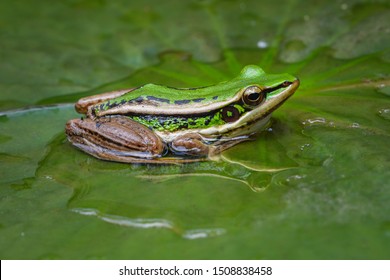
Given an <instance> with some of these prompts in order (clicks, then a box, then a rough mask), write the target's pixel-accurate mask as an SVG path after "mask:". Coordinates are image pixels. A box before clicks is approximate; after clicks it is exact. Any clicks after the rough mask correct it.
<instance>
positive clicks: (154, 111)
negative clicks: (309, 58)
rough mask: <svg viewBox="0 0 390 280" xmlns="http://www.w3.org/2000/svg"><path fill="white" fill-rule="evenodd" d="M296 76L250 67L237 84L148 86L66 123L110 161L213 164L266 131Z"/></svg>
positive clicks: (90, 101) (88, 107) (89, 106)
mask: <svg viewBox="0 0 390 280" xmlns="http://www.w3.org/2000/svg"><path fill="white" fill-rule="evenodd" d="M298 86H299V80H298V79H297V78H295V77H293V76H291V75H289V74H266V73H265V72H264V71H263V70H262V69H261V68H260V67H259V66H256V65H248V66H246V67H244V69H243V70H242V71H241V73H240V74H239V75H238V76H237V77H235V78H233V79H232V80H230V81H226V82H222V83H219V84H216V85H212V86H207V87H201V88H185V89H182V88H172V87H168V86H162V85H155V84H146V85H144V86H141V87H138V88H131V89H125V90H119V91H114V92H108V93H103V94H99V95H94V96H90V97H86V98H82V99H80V100H79V101H78V102H77V103H76V106H75V107H76V111H77V112H79V113H82V114H86V116H85V117H84V118H81V119H73V120H70V121H68V122H67V124H66V134H67V135H68V139H69V141H70V142H71V143H72V144H73V145H74V146H76V147H78V148H79V149H81V150H82V151H84V152H86V153H88V154H90V155H92V156H94V157H96V158H99V159H103V160H109V161H117V162H127V163H185V162H194V161H201V160H206V159H209V158H212V157H213V156H216V155H218V154H219V153H221V152H222V151H224V150H226V149H228V148H230V147H232V146H234V145H236V144H238V143H240V142H242V141H245V140H249V139H251V138H252V136H253V135H255V134H256V133H258V132H259V131H261V130H263V129H264V127H266V125H267V123H268V122H269V119H270V116H271V113H272V112H273V111H274V110H275V109H277V108H278V107H279V106H280V105H281V104H282V103H283V102H284V101H286V100H287V99H288V98H289V97H290V96H291V95H292V94H293V93H294V92H295V91H296V89H297V88H298Z"/></svg>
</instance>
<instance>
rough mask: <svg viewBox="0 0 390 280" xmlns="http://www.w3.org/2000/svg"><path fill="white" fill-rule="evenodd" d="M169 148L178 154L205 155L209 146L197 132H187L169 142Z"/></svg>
mask: <svg viewBox="0 0 390 280" xmlns="http://www.w3.org/2000/svg"><path fill="white" fill-rule="evenodd" d="M170 148H171V150H172V151H173V152H174V153H176V154H180V155H191V156H207V155H208V154H209V146H208V145H207V144H206V143H204V141H203V138H202V136H200V135H199V134H198V133H187V134H183V135H181V136H178V137H176V138H175V140H173V141H172V142H171V143H170Z"/></svg>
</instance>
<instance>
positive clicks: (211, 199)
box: [39, 135, 288, 239]
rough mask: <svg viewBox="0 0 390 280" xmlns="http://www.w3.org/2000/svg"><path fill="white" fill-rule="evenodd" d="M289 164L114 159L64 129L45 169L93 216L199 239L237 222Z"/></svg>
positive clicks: (72, 205)
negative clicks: (88, 149) (80, 145)
mask: <svg viewBox="0 0 390 280" xmlns="http://www.w3.org/2000/svg"><path fill="white" fill-rule="evenodd" d="M248 148H249V149H251V147H250V146H249V147H248ZM252 148H253V147H252ZM285 169H288V167H287V168H286V167H282V166H281V165H279V166H276V165H274V166H271V167H268V168H266V167H264V166H263V167H261V166H260V165H258V166H256V164H254V161H252V162H250V161H238V160H234V159H233V156H230V155H229V154H227V155H226V154H224V155H222V157H221V158H220V160H219V161H209V162H201V163H195V164H181V165H162V166H161V165H160V166H155V165H145V164H141V165H128V164H121V163H111V162H105V161H101V160H97V159H94V158H91V157H89V156H87V155H85V154H84V153H82V152H80V151H77V150H75V149H73V148H72V147H71V146H70V145H69V144H68V143H66V141H65V139H64V137H63V135H61V136H59V137H58V138H56V139H55V140H54V141H53V142H52V143H51V146H50V151H49V152H48V154H47V156H46V157H45V159H44V160H43V161H42V162H41V167H40V168H39V173H40V176H49V175H50V176H51V177H52V178H54V179H55V180H56V181H58V182H60V183H62V184H64V185H67V186H70V187H71V188H73V190H74V192H73V195H72V197H71V198H70V199H69V201H68V207H69V209H70V210H71V211H72V212H74V213H77V214H79V215H83V216H86V218H88V219H96V218H97V219H99V220H102V221H105V222H107V223H109V224H111V225H114V226H123V227H129V228H132V229H136V228H137V229H161V230H170V231H172V232H174V233H175V234H177V235H179V236H180V237H182V238H185V239H198V238H208V237H215V236H221V235H224V234H225V233H226V232H228V231H229V230H230V228H231V227H233V228H234V227H235V226H236V219H235V218H234V217H235V216H236V215H240V214H242V212H243V211H244V210H243V209H245V207H243V206H245V205H246V204H247V203H248V201H252V200H257V199H258V198H259V195H261V193H262V192H263V191H264V190H265V189H266V188H267V186H268V185H269V183H270V182H271V179H272V177H273V176H274V175H275V174H276V173H278V172H281V171H283V170H285Z"/></svg>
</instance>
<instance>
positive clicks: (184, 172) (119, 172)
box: [0, 0, 390, 259]
mask: <svg viewBox="0 0 390 280" xmlns="http://www.w3.org/2000/svg"><path fill="white" fill-rule="evenodd" d="M133 2H134V3H133ZM133 2H132V3H128V1H111V2H110V1H102V0H100V1H92V0H68V1H62V2H61V3H52V2H50V3H49V2H48V1H45V0H41V1H38V2H34V6H33V7H32V6H31V5H32V4H31V3H27V1H25V0H22V1H18V2H4V3H0V15H1V20H0V46H1V48H0V57H1V58H2V62H1V63H0V102H1V103H0V108H2V110H3V111H2V112H1V113H0V126H1V131H0V170H1V171H0V174H1V176H0V184H1V188H0V194H1V195H0V211H1V219H0V233H1V236H2V238H1V239H0V252H1V253H0V256H1V257H2V258H3V259H13V258H14V259H15V258H16V259H200V258H204V259H236V258H238V259H388V258H389V257H390V254H389V252H390V219H389V213H390V203H389V201H390V185H389V183H388V182H390V172H389V170H390V153H389V144H388V143H390V122H389V121H390V76H389V70H390V51H389V50H390V49H389V46H390V36H389V34H390V25H389V21H388V18H389V17H390V7H389V4H388V3H387V1H344V2H332V3H329V1H316V2H315V3H308V2H305V1H290V2H289V4H286V5H278V3H276V2H275V1H254V0H253V1H245V2H242V1H241V2H239V1H181V2H177V1H164V2H161V1H160V2H158V3H157V2H156V0H148V1H142V2H140V1H138V2H137V1H133ZM366 2H368V3H366ZM247 64H258V65H260V66H261V67H263V68H264V69H265V71H266V72H267V73H283V72H287V73H290V74H293V75H295V76H297V77H299V79H300V80H301V87H300V88H299V90H298V91H297V92H296V94H295V95H294V96H293V97H292V98H291V99H290V100H288V101H287V102H286V103H285V104H284V105H283V106H282V107H280V108H279V109H278V110H277V111H276V112H275V113H274V114H273V117H272V120H271V125H270V127H269V128H268V129H266V130H265V131H263V132H261V133H260V135H259V137H258V139H256V140H255V141H251V142H246V143H242V144H239V145H237V146H235V147H233V148H232V149H229V150H228V151H226V152H224V153H223V154H222V155H221V156H220V157H219V160H218V161H209V162H201V163H195V164H184V165H163V166H155V165H142V164H141V165H139V164H138V165H130V164H119V163H114V162H105V161H101V160H97V159H95V158H92V157H90V156H89V155H86V154H84V153H82V152H80V151H79V150H77V149H75V148H74V147H72V146H71V145H70V144H69V143H68V142H67V140H66V137H65V134H64V124H65V122H66V121H67V120H69V119H71V118H77V117H79V115H78V114H77V113H75V111H74V109H73V105H72V104H71V103H74V102H75V101H76V100H77V99H78V98H80V97H84V96H88V95H91V94H96V93H100V92H104V91H109V90H115V89H121V88H128V87H134V86H139V85H142V84H144V83H149V82H152V83H157V84H165V85H169V86H175V87H196V86H205V85H210V84H215V83H218V82H220V81H224V80H228V79H230V78H231V77H234V76H235V75H236V74H237V73H238V72H239V71H240V70H241V68H242V67H243V66H245V65H247ZM26 248H28V250H26Z"/></svg>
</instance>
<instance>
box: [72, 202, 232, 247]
mask: <svg viewBox="0 0 390 280" xmlns="http://www.w3.org/2000/svg"><path fill="white" fill-rule="evenodd" d="M70 211H72V212H75V213H78V214H80V215H84V216H95V217H97V218H98V219H100V220H102V221H105V222H107V223H110V224H115V225H119V226H125V227H133V228H143V229H148V228H165V229H169V230H171V231H173V232H174V233H176V234H178V235H180V236H181V237H182V238H184V239H189V240H193V239H199V238H209V237H216V236H220V235H223V234H225V233H226V230H225V229H223V228H211V229H193V230H182V229H180V228H178V227H177V226H175V225H174V224H173V223H172V222H171V221H168V220H165V219H145V218H135V219H131V218H127V217H123V216H119V215H108V214H104V213H101V212H100V211H99V210H96V209H93V208H73V209H70Z"/></svg>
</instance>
